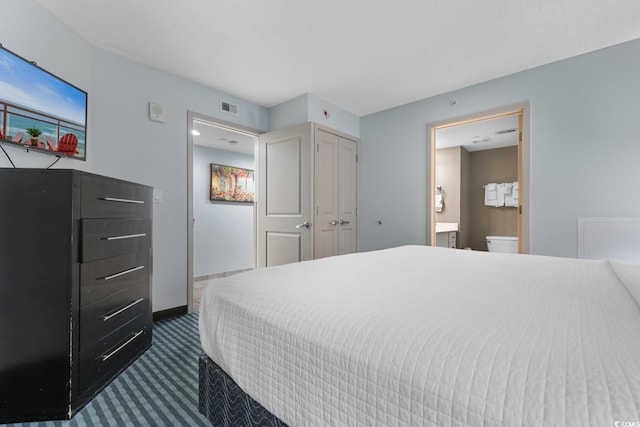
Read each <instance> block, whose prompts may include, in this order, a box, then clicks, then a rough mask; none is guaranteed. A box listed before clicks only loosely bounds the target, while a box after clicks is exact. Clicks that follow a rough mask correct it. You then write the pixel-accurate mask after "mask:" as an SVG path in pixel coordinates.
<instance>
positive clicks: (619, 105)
mask: <svg viewBox="0 0 640 427" xmlns="http://www.w3.org/2000/svg"><path fill="white" fill-rule="evenodd" d="M440 66H441V67H442V68H443V70H446V64H440ZM444 72H446V71H444ZM450 99H455V100H456V101H457V103H456V105H455V106H451V105H450V103H449V100H450ZM638 99H640V40H635V41H632V42H628V43H624V44H621V45H617V46H613V47H610V48H607V49H603V50H600V51H596V52H591V53H588V54H585V55H581V56H578V57H574V58H570V59H567V60H563V61H560V62H556V63H553V64H549V65H545V66H542V67H538V68H535V69H532V70H528V71H524V72H520V73H517V74H513V75H510V76H506V77H503V78H500V79H496V80H493V81H489V82H486V83H482V84H479V85H475V86H472V87H468V88H464V89H461V90H458V91H454V92H451V93H447V94H444V95H441V96H436V97H432V98H427V99H424V100H421V101H417V102H414V103H411V104H407V105H403V106H400V107H397V108H393V109H390V110H386V111H382V112H379V113H375V114H371V115H368V116H365V117H362V118H361V122H360V136H361V144H360V183H361V186H360V189H361V191H360V212H361V216H360V234H359V235H360V249H361V250H372V249H379V248H386V247H390V246H395V245H400V244H409V243H416V244H425V242H426V233H427V221H428V220H429V218H430V215H429V214H428V213H427V208H426V207H427V203H426V198H427V188H428V187H427V185H428V184H429V185H430V183H428V182H427V179H428V177H429V176H430V174H429V173H428V168H427V164H428V156H427V146H426V145H427V144H426V141H427V135H426V129H427V123H433V122H440V121H443V120H446V119H453V118H455V117H459V116H465V115H470V114H475V113H478V112H482V111H486V110H489V109H494V108H499V107H503V106H508V105H513V104H516V103H521V102H525V101H530V111H531V115H530V135H529V136H530V146H529V148H530V155H529V158H528V159H527V162H528V167H529V170H530V180H531V181H530V221H529V226H530V252H531V253H535V254H547V255H558V256H567V257H575V256H577V249H576V247H577V237H576V220H577V218H578V217H583V216H584V217H639V216H640V197H638V196H637V195H638V189H637V183H638V182H640V168H639V167H638V159H640V141H639V138H640V137H639V136H638V125H637V123H638V117H640V111H639V110H638ZM382 171H384V172H382ZM389 171H398V173H400V172H401V176H402V182H403V183H405V184H408V185H402V186H399V185H398V183H397V180H396V179H393V174H391V173H390V172H389ZM379 219H381V220H383V221H384V223H383V225H378V224H377V221H378V220H379Z"/></svg>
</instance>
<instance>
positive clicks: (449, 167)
mask: <svg viewBox="0 0 640 427" xmlns="http://www.w3.org/2000/svg"><path fill="white" fill-rule="evenodd" d="M438 185H439V186H442V190H443V191H444V209H443V210H442V212H436V222H458V223H459V222H460V147H451V148H443V149H441V150H437V151H436V186H438Z"/></svg>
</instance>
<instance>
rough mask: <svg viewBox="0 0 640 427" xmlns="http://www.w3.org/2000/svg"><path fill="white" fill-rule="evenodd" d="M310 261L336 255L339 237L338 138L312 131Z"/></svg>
mask: <svg viewBox="0 0 640 427" xmlns="http://www.w3.org/2000/svg"><path fill="white" fill-rule="evenodd" d="M315 141H316V152H315V202H316V218H315V224H314V258H324V257H327V256H332V255H336V254H338V235H339V225H338V224H339V221H340V209H339V165H338V156H339V150H340V145H339V138H338V137H337V136H336V135H333V134H330V133H328V132H325V131H323V130H321V129H318V130H317V131H316V135H315Z"/></svg>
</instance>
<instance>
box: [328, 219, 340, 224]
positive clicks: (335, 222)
mask: <svg viewBox="0 0 640 427" xmlns="http://www.w3.org/2000/svg"><path fill="white" fill-rule="evenodd" d="M329 225H338V220H337V219H334V220H333V221H331V222H330V223H329Z"/></svg>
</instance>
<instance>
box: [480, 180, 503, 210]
mask: <svg viewBox="0 0 640 427" xmlns="http://www.w3.org/2000/svg"><path fill="white" fill-rule="evenodd" d="M484 204H485V205H486V206H502V205H503V204H504V201H503V203H502V204H500V203H499V201H498V184H496V183H495V182H492V183H489V184H487V185H485V186H484Z"/></svg>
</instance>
